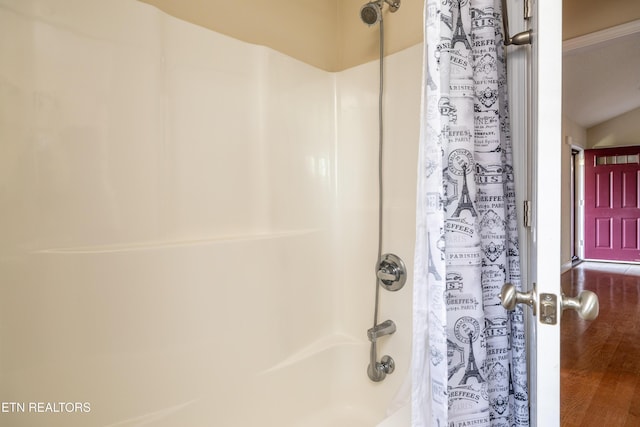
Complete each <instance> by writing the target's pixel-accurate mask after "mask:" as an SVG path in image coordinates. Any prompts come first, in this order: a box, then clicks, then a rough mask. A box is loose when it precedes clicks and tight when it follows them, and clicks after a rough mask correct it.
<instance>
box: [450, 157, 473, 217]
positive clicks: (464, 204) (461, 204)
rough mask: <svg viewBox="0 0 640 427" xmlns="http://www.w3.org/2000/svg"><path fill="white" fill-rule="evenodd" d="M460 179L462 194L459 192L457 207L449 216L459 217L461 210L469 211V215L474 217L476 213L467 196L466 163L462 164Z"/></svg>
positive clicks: (469, 197)
mask: <svg viewBox="0 0 640 427" xmlns="http://www.w3.org/2000/svg"><path fill="white" fill-rule="evenodd" d="M462 180H463V181H462V194H460V200H459V201H458V207H457V208H456V211H455V212H454V213H453V215H451V216H452V217H453V218H460V214H461V213H462V211H470V212H471V216H473V217H476V216H478V214H477V213H476V210H475V208H474V207H473V201H472V200H471V196H469V188H468V187H467V165H462Z"/></svg>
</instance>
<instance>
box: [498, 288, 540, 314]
mask: <svg viewBox="0 0 640 427" xmlns="http://www.w3.org/2000/svg"><path fill="white" fill-rule="evenodd" d="M499 297H500V300H501V301H502V306H503V307H504V308H506V309H507V310H509V311H512V310H515V309H516V304H519V303H520V304H527V305H528V306H529V307H531V308H532V309H533V314H535V312H536V311H535V310H536V288H535V286H534V287H533V289H531V290H530V291H529V292H520V291H518V290H517V289H516V286H515V285H514V284H513V283H505V284H504V285H503V286H502V290H501V291H500V295H499Z"/></svg>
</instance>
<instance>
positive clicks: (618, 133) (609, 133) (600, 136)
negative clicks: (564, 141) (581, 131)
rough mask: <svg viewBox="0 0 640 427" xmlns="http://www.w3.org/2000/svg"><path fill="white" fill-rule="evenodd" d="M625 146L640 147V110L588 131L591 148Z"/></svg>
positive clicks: (588, 141) (588, 142) (588, 143)
mask: <svg viewBox="0 0 640 427" xmlns="http://www.w3.org/2000/svg"><path fill="white" fill-rule="evenodd" d="M638 96H640V93H639V94H638ZM624 145H640V108H636V109H635V110H631V111H629V112H628V113H625V114H621V115H619V116H617V117H614V118H613V119H611V120H607V121H606V122H604V123H600V124H599V125H596V126H593V127H591V128H589V129H587V146H588V147H589V148H604V147H619V146H624Z"/></svg>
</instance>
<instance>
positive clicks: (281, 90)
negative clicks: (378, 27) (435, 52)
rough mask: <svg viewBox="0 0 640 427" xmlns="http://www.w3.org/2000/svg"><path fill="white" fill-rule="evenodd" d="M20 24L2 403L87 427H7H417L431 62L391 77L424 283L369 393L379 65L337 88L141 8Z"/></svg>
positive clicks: (20, 7)
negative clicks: (423, 168) (418, 168)
mask: <svg viewBox="0 0 640 427" xmlns="http://www.w3.org/2000/svg"><path fill="white" fill-rule="evenodd" d="M44 3H46V6H44ZM0 4H1V5H0V39H2V40H11V43H0V57H3V58H10V59H11V60H7V61H0V92H1V93H2V94H3V96H1V97H0V111H2V112H3V114H4V115H3V116H2V120H4V121H3V122H2V123H1V126H0V132H2V140H3V147H2V148H3V154H2V156H0V174H2V177H3V180H2V182H4V183H5V185H4V186H3V187H2V189H0V190H1V193H0V196H2V198H1V202H2V207H3V215H4V220H3V221H2V222H0V235H2V236H3V238H2V242H0V269H1V273H2V279H3V280H2V281H1V283H0V286H1V292H2V298H0V344H1V345H0V360H1V361H2V363H0V384H2V386H1V387H0V401H1V402H17V403H24V404H27V408H28V403H30V402H36V403H37V402H43V403H47V402H49V403H51V402H54V403H55V402H58V403H59V402H68V403H73V404H75V403H81V404H87V405H85V406H82V405H81V407H83V408H90V410H89V411H82V412H79V411H75V412H71V413H64V412H63V413H60V412H58V413H46V412H29V411H28V410H26V411H19V410H16V411H14V412H10V413H2V414H0V424H2V425H11V426H13V427H23V426H24V427H26V426H30V427H40V426H47V427H57V426H60V427H63V426H64V427H76V426H77V427H92V426H101V427H104V426H108V427H123V426H124V427H127V426H131V427H133V426H140V425H149V426H154V427H173V426H180V427H190V426H193V427H200V426H207V425H210V426H216V427H239V426H242V427H244V426H262V427H271V426H273V427H286V426H301V427H313V426H323V427H327V426H332V427H336V426H349V427H357V426H363V427H364V426H370V427H373V426H376V425H381V426H386V427H389V426H397V427H400V426H406V425H408V424H407V423H406V418H405V419H404V420H403V419H402V418H401V416H402V415H403V414H405V416H406V412H407V411H406V409H403V410H401V411H394V414H393V415H392V416H391V417H389V415H388V411H389V408H391V407H392V405H391V403H392V401H393V400H394V397H396V396H398V394H399V393H400V390H401V389H402V384H403V382H404V381H405V379H406V375H407V372H408V370H409V366H410V349H411V295H412V289H411V270H412V262H411V260H412V257H413V243H414V234H415V223H414V219H413V218H414V212H415V181H416V180H415V163H416V157H417V141H418V132H419V126H418V120H419V110H420V105H419V101H420V88H421V83H420V75H421V59H422V58H421V52H422V49H421V46H415V47H412V48H409V49H407V50H404V51H402V52H398V53H396V54H393V55H390V56H389V57H388V58H387V60H386V62H385V66H386V74H387V75H388V76H393V78H389V81H388V82H387V85H386V94H385V97H386V102H387V103H388V108H387V111H389V120H388V123H387V125H386V126H385V132H387V140H388V141H390V143H389V144H388V146H387V147H388V148H387V149H386V150H387V152H386V162H385V168H386V178H385V186H386V194H387V196H386V198H385V224H384V230H385V231H384V233H385V235H384V249H385V251H388V252H393V253H395V254H397V255H399V256H401V257H402V258H403V259H404V262H405V263H406V265H407V268H408V271H409V278H408V281H407V285H406V286H405V288H404V289H402V290H400V291H398V292H395V293H388V292H385V291H382V294H381V301H380V313H379V318H380V320H381V321H384V320H386V319H393V320H394V322H395V323H396V325H397V332H396V333H394V334H393V335H391V336H388V337H383V338H381V339H380V341H379V348H378V351H379V357H381V356H382V355H384V354H389V355H391V356H392V357H393V358H394V359H395V361H396V371H395V372H394V373H393V374H391V375H388V376H387V378H386V379H385V380H384V381H382V382H380V383H373V382H371V381H370V380H369V379H368V377H367V374H366V370H367V366H368V363H369V342H368V340H367V335H366V332H367V329H368V328H370V327H371V326H372V325H371V321H372V318H373V309H374V291H375V288H374V286H375V278H374V272H373V266H374V265H375V262H374V260H375V257H376V236H375V231H374V230H376V229H377V168H376V166H377V161H376V155H377V146H376V144H375V143H372V141H375V140H376V138H377V134H376V132H377V127H376V126H371V123H372V121H375V120H376V117H377V83H376V82H377V67H378V64H377V62H372V63H368V64H363V65H361V66H358V67H354V68H351V69H348V70H345V71H341V72H339V73H331V72H326V71H323V70H319V69H316V68H314V67H312V66H310V65H308V64H304V63H301V62H300V61H297V60H294V59H292V58H289V57H287V56H285V55H283V54H281V53H279V52H275V51H273V50H270V49H268V48H265V47H262V46H255V45H250V44H247V43H244V42H241V41H239V40H234V39H231V38H229V37H226V36H223V35H221V34H217V33H214V32H212V31H209V30H205V29H203V28H201V27H197V26H195V25H193V24H189V23H186V22H183V21H180V20H178V19H175V18H173V17H171V16H168V15H166V14H164V13H162V12H160V11H158V10H157V9H155V8H153V7H151V6H149V5H146V4H142V3H139V2H136V1H133V0H113V1H110V2H104V1H101V0H85V1H81V2H80V1H74V0H48V1H47V2H38V1H35V0H34V1H31V0H29V1H27V0H0ZM356 19H357V17H356ZM185 46H189V49H185V48H184V47H185ZM54 51H55V52H56V54H55V55H52V54H51V52H54ZM25 52H26V53H28V54H23V53H25ZM222 57H223V58H225V60H224V61H221V60H220V58H222ZM70 70H72V72H71V71H70ZM391 107H392V108H391ZM71 407H75V406H74V405H71ZM17 408H18V409H19V408H20V406H18V407H17ZM381 423H382V424H381Z"/></svg>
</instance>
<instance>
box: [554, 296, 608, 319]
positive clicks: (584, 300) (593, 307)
mask: <svg viewBox="0 0 640 427" xmlns="http://www.w3.org/2000/svg"><path fill="white" fill-rule="evenodd" d="M568 308H570V309H572V310H575V311H577V312H578V316H580V318H582V319H584V320H593V319H595V318H596V317H598V313H599V312H600V302H599V301H598V295H596V294H595V293H593V292H591V291H582V292H580V293H579V294H578V296H577V297H567V296H565V295H564V294H562V311H564V310H566V309H568Z"/></svg>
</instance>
